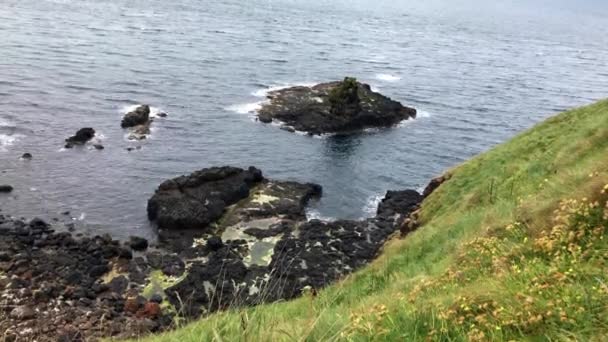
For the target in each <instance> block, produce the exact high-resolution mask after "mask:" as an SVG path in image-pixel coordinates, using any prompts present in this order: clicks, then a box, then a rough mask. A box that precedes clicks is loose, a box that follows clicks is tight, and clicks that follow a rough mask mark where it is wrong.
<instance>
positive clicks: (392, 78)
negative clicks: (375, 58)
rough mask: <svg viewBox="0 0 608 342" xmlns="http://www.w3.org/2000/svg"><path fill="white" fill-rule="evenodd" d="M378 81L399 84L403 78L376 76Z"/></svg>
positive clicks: (388, 75)
mask: <svg viewBox="0 0 608 342" xmlns="http://www.w3.org/2000/svg"><path fill="white" fill-rule="evenodd" d="M376 79H377V80H380V81H384V82H397V81H400V80H401V77H399V76H395V75H390V74H376Z"/></svg>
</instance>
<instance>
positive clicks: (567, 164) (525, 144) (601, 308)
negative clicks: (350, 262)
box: [147, 101, 608, 341]
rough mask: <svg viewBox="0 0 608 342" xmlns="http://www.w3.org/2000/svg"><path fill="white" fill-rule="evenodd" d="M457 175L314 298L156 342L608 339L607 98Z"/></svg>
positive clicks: (210, 322)
mask: <svg viewBox="0 0 608 342" xmlns="http://www.w3.org/2000/svg"><path fill="white" fill-rule="evenodd" d="M448 173H449V174H450V175H451V178H450V180H449V181H447V182H446V183H445V184H444V185H442V186H441V187H440V188H439V189H438V190H437V191H436V192H435V193H433V194H432V195H431V196H430V197H429V198H427V200H426V201H425V202H424V204H423V208H422V212H421V221H422V222H423V226H422V227H421V228H419V230H417V231H416V232H414V233H412V234H410V235H408V236H407V237H406V238H405V239H402V240H398V239H395V240H392V241H390V242H389V243H388V244H387V245H386V246H385V248H384V251H383V253H382V255H381V256H380V257H379V258H378V259H377V260H376V261H375V262H373V263H372V264H371V265H369V266H368V267H366V268H364V269H362V270H360V271H359V272H356V273H355V274H353V275H351V276H350V277H348V278H347V279H345V280H343V281H341V282H339V283H337V284H335V285H333V286H331V287H329V288H327V289H325V290H323V291H321V292H320V293H319V295H318V296H316V297H304V298H300V299H297V300H293V301H290V302H284V303H275V304H267V305H261V306H258V307H254V308H247V309H234V310H231V311H227V312H222V313H217V314H215V315H212V316H210V317H208V318H205V319H201V320H199V321H197V322H193V323H191V324H189V325H186V326H184V327H182V328H180V329H178V330H176V331H173V332H169V333H165V334H162V335H156V336H150V337H148V338H147V340H148V341H211V340H216V341H296V340H297V341H299V340H308V341H321V340H347V341H368V340H378V341H395V340H401V341H416V340H421V341H422V340H424V341H426V340H437V341H470V340H505V341H508V340H529V341H561V340H598V341H599V340H603V339H604V336H608V272H606V270H607V266H608V265H607V261H608V239H606V240H605V239H604V233H605V230H606V229H608V217H606V215H607V213H608V209H606V207H605V206H606V199H607V197H608V195H606V194H605V193H603V189H604V186H605V185H606V184H607V183H608V101H601V102H598V103H596V104H593V105H591V106H587V107H583V108H579V109H575V110H572V111H568V112H565V113H562V114H559V115H557V116H555V117H553V118H551V119H549V120H547V121H545V122H543V123H541V124H539V125H537V126H535V127H534V128H532V129H530V130H528V131H527V132H524V133H523V134H520V135H519V136H517V137H515V138H514V139H512V140H511V141H509V142H507V143H505V144H502V145H499V146H497V147H496V148H494V149H492V150H490V151H489V152H486V153H484V154H482V155H479V156H477V157H476V158H473V159H472V160H470V161H468V162H466V163H464V164H462V165H460V166H458V167H456V168H454V169H452V170H449V171H448ZM568 199H576V200H577V201H573V200H572V201H567V200H568ZM583 199H585V200H584V201H583Z"/></svg>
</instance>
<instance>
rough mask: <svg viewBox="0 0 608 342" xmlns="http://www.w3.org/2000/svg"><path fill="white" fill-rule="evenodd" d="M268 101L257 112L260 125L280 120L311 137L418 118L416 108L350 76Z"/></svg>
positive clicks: (274, 95) (284, 91)
mask: <svg viewBox="0 0 608 342" xmlns="http://www.w3.org/2000/svg"><path fill="white" fill-rule="evenodd" d="M268 99H269V102H268V103H266V104H264V105H263V106H262V107H261V108H260V110H259V111H258V119H259V120H260V121H261V122H264V123H269V122H272V121H273V120H277V121H279V122H282V123H284V124H285V126H286V127H289V129H288V130H290V131H291V130H297V131H304V132H308V133H309V134H312V135H318V134H323V133H341V132H350V131H356V130H360V129H364V128H368V127H389V126H392V125H395V124H397V123H399V122H401V121H403V120H407V119H410V118H415V117H416V110H415V109H413V108H409V107H405V106H403V105H401V103H399V102H397V101H394V100H391V99H390V98H388V97H386V96H383V95H381V94H379V93H376V92H374V91H372V90H371V87H370V86H369V85H368V84H364V83H360V82H357V81H356V79H354V78H350V77H347V78H345V79H344V81H341V82H330V83H321V84H317V85H315V86H313V87H305V86H296V87H291V88H286V89H281V90H276V91H272V92H270V93H269V94H268Z"/></svg>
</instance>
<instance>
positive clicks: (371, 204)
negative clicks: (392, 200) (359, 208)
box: [363, 194, 384, 218]
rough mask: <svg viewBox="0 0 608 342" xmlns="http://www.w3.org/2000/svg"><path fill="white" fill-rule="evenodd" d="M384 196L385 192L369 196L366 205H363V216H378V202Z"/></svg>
mask: <svg viewBox="0 0 608 342" xmlns="http://www.w3.org/2000/svg"><path fill="white" fill-rule="evenodd" d="M382 198H384V194H382V195H373V196H370V197H368V198H367V200H366V201H365V205H364V206H363V215H364V217H363V218H368V217H374V216H376V212H377V210H378V204H380V202H381V201H382Z"/></svg>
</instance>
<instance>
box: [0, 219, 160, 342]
mask: <svg viewBox="0 0 608 342" xmlns="http://www.w3.org/2000/svg"><path fill="white" fill-rule="evenodd" d="M0 251H2V253H1V255H0V297H2V299H3V305H2V308H0V331H3V332H4V335H3V336H13V335H15V336H19V338H20V339H23V340H26V341H30V340H37V341H56V340H57V336H58V335H56V334H55V332H57V334H60V333H59V332H61V334H68V333H70V332H77V333H78V334H77V335H78V336H79V340H98V339H100V338H102V337H123V338H125V337H136V336H138V335H139V334H142V333H147V332H149V331H151V330H152V329H153V330H158V329H161V328H162V327H167V326H168V325H169V324H168V323H167V319H166V315H165V314H164V313H162V311H161V310H159V309H160V308H159V307H158V306H157V304H149V303H148V301H147V300H144V304H143V305H142V306H141V307H140V308H138V311H137V312H135V313H130V312H128V311H126V310H125V303H126V299H127V298H129V296H130V295H129V293H130V292H132V291H135V292H139V291H141V289H143V287H144V286H145V283H144V281H143V280H141V281H140V282H137V281H136V278H135V277H134V276H132V274H131V272H130V271H129V270H130V269H132V268H134V267H135V263H136V262H135V260H134V259H132V255H131V252H130V250H128V249H126V248H123V247H121V246H120V243H119V241H115V240H112V239H111V238H110V237H109V236H95V237H84V238H81V239H76V238H74V237H73V236H72V235H71V234H70V233H65V232H61V233H59V232H55V231H54V229H53V227H51V226H50V225H49V224H48V223H46V222H44V221H43V220H41V219H33V220H31V221H30V222H28V223H25V222H23V221H21V220H16V219H13V218H9V217H5V216H2V215H0ZM148 268H149V267H148ZM169 321H170V319H169ZM144 323H145V324H144ZM142 325H143V326H144V327H147V328H149V330H142V329H140V330H138V331H137V332H135V331H133V330H129V329H126V328H125V327H127V326H142ZM66 336H67V335H66ZM70 336H72V335H70ZM74 336H75V335H74Z"/></svg>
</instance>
